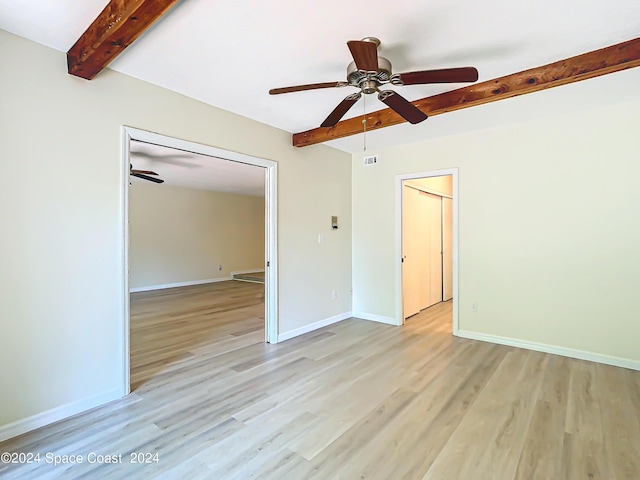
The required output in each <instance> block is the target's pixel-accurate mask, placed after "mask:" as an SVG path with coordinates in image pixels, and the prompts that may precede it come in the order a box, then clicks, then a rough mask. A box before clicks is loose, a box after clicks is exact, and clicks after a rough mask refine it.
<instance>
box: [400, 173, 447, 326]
mask: <svg viewBox="0 0 640 480" xmlns="http://www.w3.org/2000/svg"><path fill="white" fill-rule="evenodd" d="M444 175H451V180H452V184H453V185H452V186H453V198H452V200H453V321H452V330H453V334H454V335H457V334H458V311H459V309H458V197H459V195H458V169H457V168H448V169H444V170H430V171H426V172H415V173H405V174H401V175H396V222H395V250H394V254H395V258H396V260H395V266H396V268H395V275H396V279H395V290H396V321H395V323H394V324H393V325H404V315H403V305H402V184H403V182H404V181H405V180H413V179H416V178H425V177H442V176H444Z"/></svg>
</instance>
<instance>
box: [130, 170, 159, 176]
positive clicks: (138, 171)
mask: <svg viewBox="0 0 640 480" xmlns="http://www.w3.org/2000/svg"><path fill="white" fill-rule="evenodd" d="M131 173H139V174H142V175H158V174H157V173H156V172H152V171H151V170H133V169H132V170H131Z"/></svg>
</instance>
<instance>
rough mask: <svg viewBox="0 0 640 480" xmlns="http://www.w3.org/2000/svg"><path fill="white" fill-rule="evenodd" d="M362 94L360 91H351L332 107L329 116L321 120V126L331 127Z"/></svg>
mask: <svg viewBox="0 0 640 480" xmlns="http://www.w3.org/2000/svg"><path fill="white" fill-rule="evenodd" d="M361 96H362V94H361V93H360V92H356V93H352V94H351V95H348V96H347V97H346V98H345V99H344V100H342V101H341V102H340V103H339V104H338V106H337V107H336V108H334V109H333V112H331V113H330V114H329V116H328V117H327V118H326V119H325V120H324V122H322V124H321V125H320V126H321V127H333V126H334V125H335V124H336V123H338V122H339V121H340V119H341V118H342V117H344V115H345V114H346V113H347V112H348V111H349V109H350V108H351V107H353V105H354V103H356V102H357V101H358V100H360V97H361Z"/></svg>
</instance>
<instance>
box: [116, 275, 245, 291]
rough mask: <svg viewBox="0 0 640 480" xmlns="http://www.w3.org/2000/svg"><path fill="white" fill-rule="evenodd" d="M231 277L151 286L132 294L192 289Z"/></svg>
mask: <svg viewBox="0 0 640 480" xmlns="http://www.w3.org/2000/svg"><path fill="white" fill-rule="evenodd" d="M229 280H233V278H231V277H220V278H207V279H206V280H192V281H190V282H177V283H165V284H164V285H149V286H148V287H134V288H130V289H129V292H130V293H137V292H150V291H151V290H164V289H165V288H176V287H190V286H191V285H203V284H205V283H215V282H228V281H229Z"/></svg>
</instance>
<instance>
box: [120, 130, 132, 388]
mask: <svg viewBox="0 0 640 480" xmlns="http://www.w3.org/2000/svg"><path fill="white" fill-rule="evenodd" d="M121 137H122V159H123V161H122V165H121V168H120V174H121V175H122V178H121V180H120V188H121V189H122V191H121V194H120V199H121V202H122V205H120V213H121V215H122V225H123V227H122V236H121V237H120V240H121V242H122V243H121V245H120V252H122V279H123V280H122V282H123V283H122V294H123V296H122V304H123V313H122V314H123V318H122V350H121V352H120V358H122V386H121V388H122V390H121V392H120V393H121V395H120V396H122V397H125V396H127V395H129V393H131V378H130V376H131V373H130V372H131V366H130V361H131V357H130V355H129V348H130V344H129V334H130V328H129V322H130V317H131V304H130V297H129V178H130V177H129V169H130V167H129V162H130V160H129V152H130V149H131V145H130V144H131V136H130V134H129V133H128V132H127V129H126V128H123V129H122V131H121Z"/></svg>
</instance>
